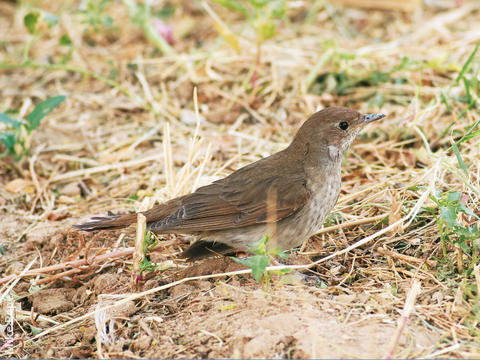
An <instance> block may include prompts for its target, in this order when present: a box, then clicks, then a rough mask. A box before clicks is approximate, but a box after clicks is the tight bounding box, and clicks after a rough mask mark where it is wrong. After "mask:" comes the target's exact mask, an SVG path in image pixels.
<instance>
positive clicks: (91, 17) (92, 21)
mask: <svg viewBox="0 0 480 360" xmlns="http://www.w3.org/2000/svg"><path fill="white" fill-rule="evenodd" d="M110 2H112V0H100V1H96V0H87V1H86V2H84V6H85V8H84V9H82V10H79V13H80V14H82V15H83V17H84V18H83V20H82V24H87V25H88V26H90V27H91V28H92V29H93V30H94V31H96V32H97V31H98V30H99V29H100V28H101V27H105V26H106V27H109V26H112V25H113V19H112V17H111V16H109V15H106V14H105V8H106V7H107V5H108V4H109V3H110Z"/></svg>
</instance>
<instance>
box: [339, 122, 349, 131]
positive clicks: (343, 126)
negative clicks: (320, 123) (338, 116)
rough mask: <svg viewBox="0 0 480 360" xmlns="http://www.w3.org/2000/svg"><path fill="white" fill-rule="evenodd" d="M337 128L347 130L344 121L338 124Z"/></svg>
mask: <svg viewBox="0 0 480 360" xmlns="http://www.w3.org/2000/svg"><path fill="white" fill-rule="evenodd" d="M338 127H339V128H340V129H342V130H347V129H348V123H347V122H346V121H342V122H341V123H340V124H338Z"/></svg>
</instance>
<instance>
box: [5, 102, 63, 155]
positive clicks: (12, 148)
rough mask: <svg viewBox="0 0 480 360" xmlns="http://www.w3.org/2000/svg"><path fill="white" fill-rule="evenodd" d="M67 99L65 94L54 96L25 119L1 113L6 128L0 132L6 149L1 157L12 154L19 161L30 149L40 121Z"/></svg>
mask: <svg viewBox="0 0 480 360" xmlns="http://www.w3.org/2000/svg"><path fill="white" fill-rule="evenodd" d="M64 100H65V96H54V97H51V98H48V99H46V100H44V101H42V102H40V103H39V104H38V105H37V106H35V108H34V109H33V111H32V112H31V113H29V114H28V115H27V116H26V117H25V120H18V119H12V118H11V117H10V116H9V115H8V114H7V113H0V123H3V124H5V125H6V130H5V131H1V132H0V142H1V143H2V144H3V145H4V147H5V151H4V152H3V153H1V154H0V157H5V156H7V155H9V156H12V157H13V158H14V159H15V161H19V160H20V159H22V158H23V157H24V156H25V155H28V153H29V151H30V140H31V135H32V132H33V131H34V130H35V129H37V128H38V126H39V125H40V121H41V120H42V119H43V118H44V117H45V116H47V115H48V114H49V113H50V112H52V110H53V109H55V108H56V107H57V106H58V105H60V104H61V103H62V102H63V101H64Z"/></svg>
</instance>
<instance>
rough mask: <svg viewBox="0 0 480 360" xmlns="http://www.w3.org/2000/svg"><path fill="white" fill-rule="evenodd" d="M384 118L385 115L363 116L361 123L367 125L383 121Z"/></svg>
mask: <svg viewBox="0 0 480 360" xmlns="http://www.w3.org/2000/svg"><path fill="white" fill-rule="evenodd" d="M385 116H386V115H385V114H365V115H363V123H364V124H368V123H371V122H372V121H376V120H380V119H383V118H384V117H385Z"/></svg>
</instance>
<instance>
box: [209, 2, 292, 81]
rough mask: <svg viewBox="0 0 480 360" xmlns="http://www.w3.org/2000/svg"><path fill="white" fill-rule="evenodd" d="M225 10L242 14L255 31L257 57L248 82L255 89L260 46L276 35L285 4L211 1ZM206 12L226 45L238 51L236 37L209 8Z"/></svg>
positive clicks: (283, 16) (283, 14)
mask: <svg viewBox="0 0 480 360" xmlns="http://www.w3.org/2000/svg"><path fill="white" fill-rule="evenodd" d="M212 1H214V2H215V3H217V4H219V5H222V6H224V7H225V8H227V9H229V10H232V11H235V12H237V13H240V14H242V15H243V16H244V17H245V19H246V20H247V22H248V24H249V25H250V26H251V27H252V29H253V30H254V31H255V35H256V45H257V55H256V62H255V66H254V68H253V70H252V72H251V76H250V82H251V83H252V87H253V88H254V89H255V86H256V80H257V71H256V69H257V67H258V66H259V64H260V59H261V48H262V44H263V43H264V42H265V41H266V40H268V39H271V38H273V37H274V36H275V35H276V34H277V24H278V22H279V21H280V20H282V19H284V18H285V13H286V4H285V0H246V1H238V0H212ZM206 10H207V11H208V12H209V14H210V15H211V16H212V18H213V20H214V21H215V28H216V30H217V32H218V34H219V35H220V36H221V37H222V38H223V39H224V40H225V42H226V43H227V44H229V45H230V46H232V47H233V48H234V49H235V50H237V51H238V50H239V45H238V40H237V37H236V36H235V35H234V34H233V32H232V31H231V30H230V29H228V28H227V27H226V25H225V24H224V23H223V21H221V20H220V18H219V17H218V16H216V14H215V13H213V11H212V10H211V9H210V8H209V7H206Z"/></svg>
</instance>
